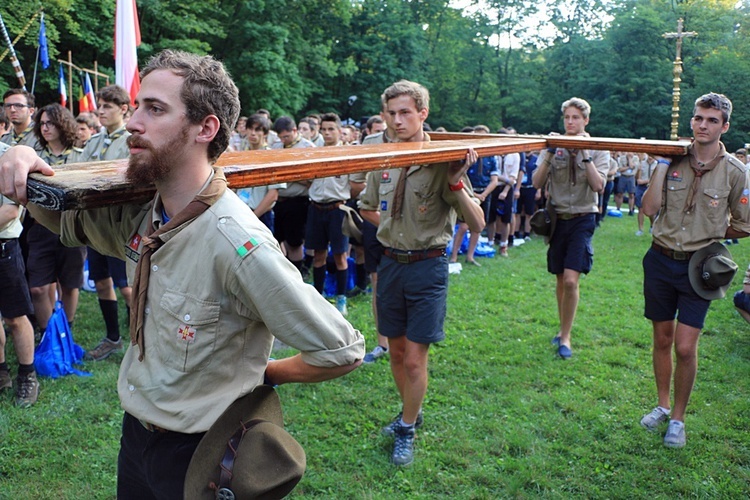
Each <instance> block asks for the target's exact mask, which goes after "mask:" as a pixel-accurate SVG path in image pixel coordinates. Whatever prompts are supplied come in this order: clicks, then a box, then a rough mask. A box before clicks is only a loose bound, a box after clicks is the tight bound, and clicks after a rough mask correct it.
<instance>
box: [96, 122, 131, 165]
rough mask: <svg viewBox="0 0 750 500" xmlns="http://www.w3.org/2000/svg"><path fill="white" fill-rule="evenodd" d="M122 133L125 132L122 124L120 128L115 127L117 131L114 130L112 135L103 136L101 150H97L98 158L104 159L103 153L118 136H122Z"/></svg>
mask: <svg viewBox="0 0 750 500" xmlns="http://www.w3.org/2000/svg"><path fill="white" fill-rule="evenodd" d="M123 134H125V127H124V126H123V127H122V128H119V129H117V131H116V132H114V133H113V134H112V135H109V134H108V135H107V136H106V137H105V138H104V146H103V147H102V150H101V151H100V152H99V159H100V160H103V159H104V153H106V152H107V150H108V149H109V147H110V146H111V145H112V143H113V142H115V141H116V140H117V139H119V138H120V137H122V136H123Z"/></svg>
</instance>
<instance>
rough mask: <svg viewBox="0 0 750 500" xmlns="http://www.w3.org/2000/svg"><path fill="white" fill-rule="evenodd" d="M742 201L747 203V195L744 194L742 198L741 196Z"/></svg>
mask: <svg viewBox="0 0 750 500" xmlns="http://www.w3.org/2000/svg"><path fill="white" fill-rule="evenodd" d="M740 203H742V204H743V205H747V196H743V197H742V198H740Z"/></svg>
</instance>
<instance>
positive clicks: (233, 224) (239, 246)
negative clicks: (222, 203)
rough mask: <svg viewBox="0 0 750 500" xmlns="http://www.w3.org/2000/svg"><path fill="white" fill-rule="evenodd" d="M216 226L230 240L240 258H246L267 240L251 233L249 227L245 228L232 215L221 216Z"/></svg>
mask: <svg viewBox="0 0 750 500" xmlns="http://www.w3.org/2000/svg"><path fill="white" fill-rule="evenodd" d="M216 226H217V228H218V229H219V232H220V233H221V234H223V235H224V237H225V238H226V239H227V240H228V241H229V244H230V245H232V248H234V249H235V251H236V252H237V255H239V256H240V258H245V257H246V256H248V255H250V254H251V253H253V252H254V251H255V249H256V248H258V246H259V245H261V244H262V243H263V242H264V241H265V240H264V238H262V237H260V236H254V235H251V234H250V233H249V232H248V231H247V229H245V227H244V226H243V225H242V224H240V223H239V222H238V221H237V220H236V219H235V218H234V217H232V216H231V215H222V216H220V217H219V219H218V223H217V224H216Z"/></svg>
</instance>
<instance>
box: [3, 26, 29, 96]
mask: <svg viewBox="0 0 750 500" xmlns="http://www.w3.org/2000/svg"><path fill="white" fill-rule="evenodd" d="M0 29H2V34H3V38H4V39H5V44H6V45H7V46H8V50H9V51H10V62H11V64H12V65H13V69H14V70H15V72H16V78H18V83H19V84H20V85H21V88H22V89H24V90H26V78H25V77H24V76H23V68H21V64H20V63H19V62H18V58H16V49H14V48H13V44H12V43H11V42H10V36H9V35H8V30H7V29H6V28H5V21H3V16H2V15H0Z"/></svg>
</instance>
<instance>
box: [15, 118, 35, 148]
mask: <svg viewBox="0 0 750 500" xmlns="http://www.w3.org/2000/svg"><path fill="white" fill-rule="evenodd" d="M32 130H34V122H31V123H30V124H29V126H28V127H26V130H24V131H23V132H21V133H20V134H16V129H12V132H13V134H12V135H11V141H10V145H11V146H15V145H17V144H18V143H19V142H21V141H22V140H24V138H25V137H26V136H27V135H29V133H30V132H31V131H32Z"/></svg>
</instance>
